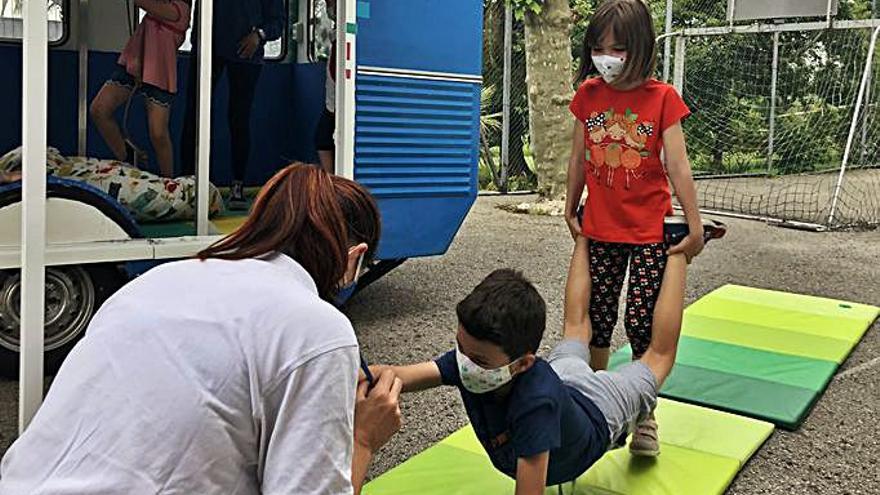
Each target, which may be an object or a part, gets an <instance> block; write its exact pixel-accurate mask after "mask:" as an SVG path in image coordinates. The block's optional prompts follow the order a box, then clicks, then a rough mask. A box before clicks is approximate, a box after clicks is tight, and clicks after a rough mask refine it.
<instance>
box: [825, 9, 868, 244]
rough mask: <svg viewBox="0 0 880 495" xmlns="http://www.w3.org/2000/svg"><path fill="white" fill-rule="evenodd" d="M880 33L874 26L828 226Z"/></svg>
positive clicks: (834, 210)
mask: <svg viewBox="0 0 880 495" xmlns="http://www.w3.org/2000/svg"><path fill="white" fill-rule="evenodd" d="M878 35H880V27H876V28H874V32H873V34H871V44H870V45H869V46H868V56H867V57H866V59H865V71H864V72H863V73H862V82H861V84H860V85H859V95H858V97H857V98H856V104H855V108H853V118H852V123H851V124H850V127H849V136H847V138H846V148H844V149H843V161H842V162H841V164H840V174H839V175H838V176H837V185H836V186H835V188H834V198H833V199H832V200H831V212H830V213H829V214H828V226H829V227H831V226H832V225H833V224H834V215H835V213H837V203H838V201H839V200H840V188H841V186H842V185H843V176H844V174H846V166H847V164H848V163H849V157H850V153H851V152H852V144H853V139H854V138H855V134H856V127H858V125H859V112H860V111H861V108H862V102H864V100H865V93H866V89H867V86H868V79H869V76H870V74H871V68H872V65H873V62H874V49H875V48H876V45H877V36H878Z"/></svg>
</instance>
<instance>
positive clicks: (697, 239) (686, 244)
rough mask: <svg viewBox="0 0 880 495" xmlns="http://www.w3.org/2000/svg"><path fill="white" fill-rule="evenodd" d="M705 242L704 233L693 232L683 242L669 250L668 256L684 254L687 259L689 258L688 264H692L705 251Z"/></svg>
mask: <svg viewBox="0 0 880 495" xmlns="http://www.w3.org/2000/svg"><path fill="white" fill-rule="evenodd" d="M704 244H705V241H703V233H702V232H692V233H690V234H688V236H687V237H685V238H684V239H683V240H682V241H681V242H679V243H678V244H676V245H675V246H672V247H671V248H669V250H667V251H666V254H667V255H668V256H672V255H673V254H679V253H683V254H684V255H685V258H687V262H688V263H690V262H691V261H692V260H693V259H694V258H696V257H697V256H698V255H699V254H700V252H702V251H703V245H704Z"/></svg>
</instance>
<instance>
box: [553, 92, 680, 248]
mask: <svg viewBox="0 0 880 495" xmlns="http://www.w3.org/2000/svg"><path fill="white" fill-rule="evenodd" d="M569 109H570V110H571V113H573V114H574V116H575V117H577V119H578V120H580V121H581V122H583V123H584V141H585V149H586V153H585V156H584V175H585V177H586V186H587V202H586V206H585V207H584V221H583V225H582V226H581V227H582V229H583V233H584V235H585V236H587V237H588V238H590V239H595V240H598V241H604V242H619V243H627V244H650V243H657V242H663V218H664V217H665V216H667V215H671V214H672V196H671V194H670V192H669V181H668V179H667V176H666V169H665V167H664V166H663V163H662V162H661V160H660V151H661V149H662V148H663V139H662V136H663V132H664V131H665V130H666V129H668V128H669V127H671V126H672V125H674V124H676V123H678V122H679V121H681V120H682V119H683V118H685V117H687V116H688V115H690V110H689V109H688V107H687V105H686V104H685V103H684V101H683V100H682V99H681V96H680V95H679V94H678V91H676V89H675V88H674V87H673V86H671V85H669V84H666V83H663V82H660V81H657V80H656V79H651V80H649V81H648V82H646V83H645V84H643V85H641V86H639V87H638V88H635V89H632V90H628V91H620V90H617V89H614V88H613V87H612V86H611V85H610V84H608V83H606V82H605V80H604V79H602V78H601V77H597V78H593V79H588V80H586V81H585V82H584V83H583V84H581V86H580V87H579V88H578V90H577V93H576V94H575V95H574V99H572V101H571V105H570V106H569Z"/></svg>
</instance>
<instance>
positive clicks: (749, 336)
mask: <svg viewBox="0 0 880 495" xmlns="http://www.w3.org/2000/svg"><path fill="white" fill-rule="evenodd" d="M878 315H880V308H877V307H875V306H869V305H866V304H857V303H853V302H848V301H838V300H834V299H826V298H821V297H814V296H806V295H800V294H790V293H786V292H778V291H771V290H764V289H755V288H751V287H743V286H739V285H725V286H724V287H721V288H719V289H717V290H715V291H713V292H711V293H709V294H707V295H706V296H704V297H702V298H700V300H698V301H697V302H695V303H694V304H692V305H691V306H690V307H688V308H687V310H685V321H684V326H683V328H682V333H683V334H685V335H690V336H692V337H698V338H702V339H705V340H715V341H719V342H725V343H728V344H734V345H740V346H743V347H752V348H756V349H762V350H766V351H771V352H779V353H782V354H791V355H795V356H802V357H808V358H814V359H825V360H829V361H836V362H837V363H842V362H843V360H844V359H846V357H847V356H848V355H849V353H850V352H851V351H852V349H853V348H854V347H855V346H856V344H858V342H859V341H860V340H861V339H862V337H863V336H864V334H865V332H866V331H867V330H868V328H869V327H870V326H871V324H872V323H873V322H874V320H876V319H877V316H878Z"/></svg>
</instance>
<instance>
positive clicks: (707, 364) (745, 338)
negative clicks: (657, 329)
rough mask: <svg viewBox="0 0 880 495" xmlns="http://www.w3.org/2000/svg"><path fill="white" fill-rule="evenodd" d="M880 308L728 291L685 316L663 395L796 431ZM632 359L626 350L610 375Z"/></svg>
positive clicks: (741, 289)
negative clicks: (769, 422) (673, 365)
mask: <svg viewBox="0 0 880 495" xmlns="http://www.w3.org/2000/svg"><path fill="white" fill-rule="evenodd" d="M878 313H880V308H876V307H873V306H868V305H863V304H856V303H850V302H844V301H835V300H832V299H823V298H818V297H812V296H802V295H797V294H788V293H784V292H775V291H768V290H762V289H753V288H749V287H742V286H736V285H727V286H724V287H721V288H720V289H718V290H716V291H714V292H712V293H710V294H708V295H706V296H704V297H703V298H701V299H700V300H698V301H697V302H695V303H694V304H692V305H691V306H690V307H688V308H687V309H686V310H685V315H684V321H683V326H682V337H681V341H680V343H679V350H678V357H677V358H676V364H675V368H674V369H673V371H672V374H671V375H670V376H669V378H667V380H666V383H665V384H664V386H663V390H661V395H663V396H665V397H670V398H675V399H679V400H683V401H686V402H692V403H697V404H702V405H706V406H709V407H713V408H717V409H722V410H726V411H731V412H735V413H739V414H744V415H747V416H751V417H754V418H760V419H765V420H768V421H771V422H773V423H775V424H776V425H779V426H782V427H785V428H788V429H795V428H797V427H798V426H799V425H800V424H801V423H802V422H803V421H804V420H805V419H806V416H807V414H808V413H809V411H810V409H811V408H812V406H813V405H814V404H815V402H816V400H818V398H819V397H820V396H821V395H822V393H823V392H824V390H825V387H826V386H827V385H828V382H829V381H830V380H831V378H832V377H833V376H834V373H835V371H836V370H837V367H838V366H839V364H840V363H842V362H843V360H844V359H846V357H847V356H848V355H849V353H850V352H851V351H852V349H853V348H854V347H855V346H856V344H858V342H859V340H861V338H862V336H864V334H865V332H866V331H867V329H868V328H869V327H870V326H871V324H872V323H873V321H874V320H875V319H876V318H877V315H878ZM631 359H632V354H631V350H630V348H629V347H628V346H627V347H625V348H623V349H621V350H619V351H617V352H616V353H614V355H613V356H612V359H611V368H612V369H613V368H615V367H617V366H620V365H622V364H624V363H626V362H629V361H630V360H631Z"/></svg>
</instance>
